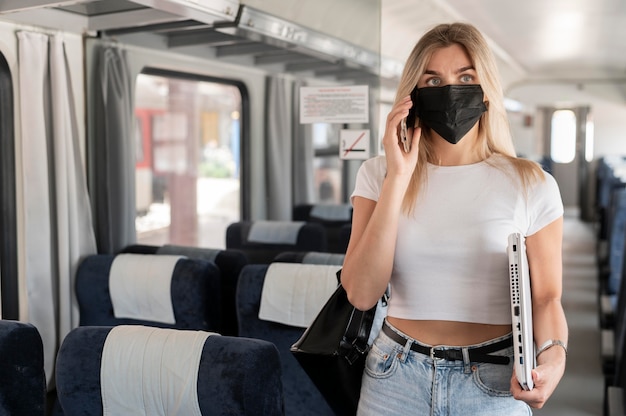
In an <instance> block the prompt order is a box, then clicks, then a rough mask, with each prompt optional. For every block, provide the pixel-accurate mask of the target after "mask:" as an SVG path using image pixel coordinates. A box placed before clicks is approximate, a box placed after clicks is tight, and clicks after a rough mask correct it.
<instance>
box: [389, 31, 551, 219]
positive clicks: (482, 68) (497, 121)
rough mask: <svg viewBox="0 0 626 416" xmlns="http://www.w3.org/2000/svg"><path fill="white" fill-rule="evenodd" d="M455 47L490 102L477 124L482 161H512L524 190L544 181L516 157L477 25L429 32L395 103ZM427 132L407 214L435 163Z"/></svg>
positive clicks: (404, 207) (535, 166) (409, 65)
mask: <svg viewBox="0 0 626 416" xmlns="http://www.w3.org/2000/svg"><path fill="white" fill-rule="evenodd" d="M453 44H458V45H461V46H462V47H463V48H464V49H465V50H466V51H467V54H468V55H469V57H470V60H471V61H472V64H473V65H474V68H475V70H476V73H477V75H478V78H479V79H480V85H481V87H482V89H483V92H484V94H485V98H486V101H487V102H488V103H487V107H488V110H487V111H486V112H485V113H483V115H482V116H481V117H480V119H479V121H478V123H479V127H478V146H477V148H476V149H475V151H476V153H477V155H478V156H479V157H480V159H481V160H486V159H487V158H489V157H490V156H492V155H494V154H499V155H502V156H504V157H505V158H506V159H508V160H510V162H511V163H512V165H513V166H514V167H515V169H516V170H517V172H518V173H519V175H520V177H521V180H522V184H523V187H524V189H527V187H528V185H529V184H531V183H533V182H534V181H536V180H538V179H539V178H543V175H542V170H541V167H540V166H539V165H538V164H537V163H535V162H531V161H529V160H526V159H521V158H518V157H517V156H516V154H515V148H514V146H513V139H512V137H511V131H510V127H509V121H508V117H507V114H506V109H505V108H504V93H503V90H502V85H501V82H500V76H499V72H498V67H497V65H496V61H495V58H494V56H493V53H492V52H491V49H490V48H489V46H488V45H487V41H486V40H485V38H484V37H483V36H482V35H481V33H480V32H479V31H478V29H476V28H475V27H474V26H472V25H470V24H467V23H452V24H440V25H437V26H435V27H434V28H432V29H431V30H429V31H428V32H426V34H424V36H422V38H421V39H420V40H419V41H418V42H417V44H416V45H415V47H414V48H413V50H412V51H411V54H410V55H409V58H408V59H407V61H406V64H405V67H404V71H403V73H402V77H401V78H400V84H399V86H398V90H397V93H396V102H397V101H398V100H400V99H401V98H403V97H406V96H407V95H409V94H410V93H411V91H413V89H414V88H415V87H416V85H417V83H418V81H419V78H420V77H421V76H422V75H423V74H424V72H425V71H426V65H428V62H429V61H430V58H431V57H432V55H433V53H434V52H435V51H436V50H438V49H441V48H445V47H448V46H451V45H453ZM428 133H429V129H423V131H422V139H421V140H420V142H419V147H420V149H419V158H418V162H417V166H416V168H415V171H414V172H413V177H412V178H411V184H410V185H409V188H408V189H407V192H406V194H405V196H404V201H403V204H402V210H403V212H405V213H407V214H409V213H411V212H412V211H413V208H414V206H415V200H416V198H417V194H418V192H419V190H420V188H421V186H422V185H424V184H425V182H426V166H427V162H430V163H436V161H435V154H434V150H433V146H432V141H431V140H430V138H429V135H428Z"/></svg>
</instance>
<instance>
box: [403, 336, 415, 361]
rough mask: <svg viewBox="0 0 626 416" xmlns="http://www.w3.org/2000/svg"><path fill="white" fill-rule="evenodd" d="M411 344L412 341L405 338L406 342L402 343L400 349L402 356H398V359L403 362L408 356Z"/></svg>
mask: <svg viewBox="0 0 626 416" xmlns="http://www.w3.org/2000/svg"><path fill="white" fill-rule="evenodd" d="M411 345H413V341H411V338H407V339H406V343H405V344H404V348H403V349H402V357H400V360H401V361H402V362H403V363H405V362H406V360H407V358H409V352H410V351H411Z"/></svg>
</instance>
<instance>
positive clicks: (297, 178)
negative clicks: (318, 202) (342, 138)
mask: <svg viewBox="0 0 626 416" xmlns="http://www.w3.org/2000/svg"><path fill="white" fill-rule="evenodd" d="M302 86H304V84H303V83H302V82H299V81H298V82H294V84H293V104H292V108H293V110H294V117H293V122H294V129H293V131H294V141H293V202H294V205H299V204H310V203H313V201H314V198H315V187H314V180H313V172H314V168H313V159H314V158H315V149H313V134H312V129H311V124H300V111H299V109H300V87H302Z"/></svg>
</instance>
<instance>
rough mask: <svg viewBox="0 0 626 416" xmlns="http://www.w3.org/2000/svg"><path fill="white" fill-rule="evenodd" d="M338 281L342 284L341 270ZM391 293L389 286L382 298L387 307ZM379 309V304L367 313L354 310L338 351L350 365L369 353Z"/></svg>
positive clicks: (338, 273) (338, 272)
mask: <svg viewBox="0 0 626 416" xmlns="http://www.w3.org/2000/svg"><path fill="white" fill-rule="evenodd" d="M337 279H338V280H339V282H340V283H339V284H341V269H340V270H338V271H337ZM390 293H391V289H390V287H389V285H387V290H385V293H384V294H383V296H382V298H381V302H382V305H383V306H386V305H387V301H388V300H389V296H390ZM377 307H378V304H376V305H374V306H373V307H372V308H371V309H369V310H367V311H360V310H358V309H356V308H353V310H352V314H351V315H350V319H349V320H348V325H347V327H346V330H345V331H344V334H343V337H342V339H341V342H340V344H339V349H338V351H337V354H338V355H340V356H342V357H344V358H345V359H346V360H347V361H348V363H350V364H354V362H356V361H357V360H358V359H359V358H360V357H362V356H363V355H365V354H367V352H368V351H369V348H370V346H369V345H368V344H367V341H369V336H370V332H371V331H372V324H373V323H374V316H375V315H376V308H377Z"/></svg>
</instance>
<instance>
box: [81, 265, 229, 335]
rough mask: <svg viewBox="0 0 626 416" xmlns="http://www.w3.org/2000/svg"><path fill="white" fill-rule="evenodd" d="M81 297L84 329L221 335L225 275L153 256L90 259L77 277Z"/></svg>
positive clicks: (213, 268)
mask: <svg viewBox="0 0 626 416" xmlns="http://www.w3.org/2000/svg"><path fill="white" fill-rule="evenodd" d="M168 274H169V276H167V275H168ZM112 276H113V277H114V279H112V278H111V277H112ZM115 276H118V277H117V278H115ZM167 279H169V280H167ZM120 281H121V283H120ZM115 282H117V283H115ZM131 282H132V284H131ZM112 283H113V286H112ZM120 285H121V286H123V287H122V288H121V289H120V288H119V287H120ZM124 287H125V288H126V289H128V288H130V289H132V288H133V287H134V288H137V287H138V288H140V290H126V289H125V288H124ZM148 289H149V290H148ZM76 297H77V300H78V305H79V309H80V325H81V326H114V325H129V324H139V325H150V326H156V327H163V328H177V329H196V330H205V331H218V332H219V330H220V329H221V326H222V324H221V295H220V271H219V269H218V267H217V266H216V265H215V264H214V263H212V262H209V261H205V260H194V259H189V258H185V257H180V256H161V255H151V254H119V255H108V254H96V255H91V256H87V257H86V258H85V259H84V260H83V261H82V262H81V264H80V265H79V267H78V270H77V273H76ZM114 298H117V299H114ZM114 304H115V305H117V306H116V309H114ZM129 304H130V308H126V310H124V309H122V310H121V312H120V309H121V307H123V306H129ZM120 305H121V306H120ZM137 305H143V306H142V307H137Z"/></svg>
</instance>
